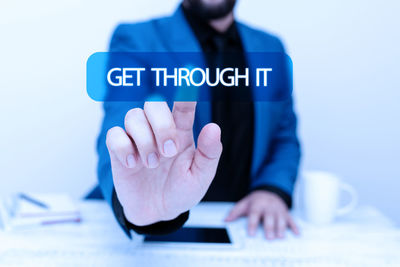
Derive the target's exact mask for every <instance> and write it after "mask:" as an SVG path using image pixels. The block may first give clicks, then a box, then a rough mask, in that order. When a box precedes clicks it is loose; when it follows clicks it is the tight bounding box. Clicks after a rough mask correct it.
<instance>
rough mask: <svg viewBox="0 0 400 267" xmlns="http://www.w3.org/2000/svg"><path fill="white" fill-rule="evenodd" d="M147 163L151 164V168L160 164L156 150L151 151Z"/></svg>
mask: <svg viewBox="0 0 400 267" xmlns="http://www.w3.org/2000/svg"><path fill="white" fill-rule="evenodd" d="M147 164H148V165H149V168H155V167H157V166H158V157H157V154H156V153H155V152H153V153H150V154H149V155H148V156H147Z"/></svg>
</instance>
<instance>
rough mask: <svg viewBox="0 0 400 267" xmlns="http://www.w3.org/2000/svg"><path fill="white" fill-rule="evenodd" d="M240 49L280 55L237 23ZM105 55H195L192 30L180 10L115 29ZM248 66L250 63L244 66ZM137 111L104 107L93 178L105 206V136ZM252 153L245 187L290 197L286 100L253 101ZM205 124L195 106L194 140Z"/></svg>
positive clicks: (291, 139)
mask: <svg viewBox="0 0 400 267" xmlns="http://www.w3.org/2000/svg"><path fill="white" fill-rule="evenodd" d="M238 30H239V33H240V35H241V39H242V42H243V46H244V49H245V50H246V51H247V52H283V51H284V48H283V46H282V43H281V41H280V40H279V39H278V38H276V37H274V36H272V35H270V34H267V33H265V32H262V31H259V30H255V29H252V28H250V27H248V26H246V25H244V24H241V23H238ZM110 51H119V52H126V51H143V52H165V51H170V52H201V48H200V45H199V43H198V42H197V39H196V38H195V36H194V34H193V32H192V30H191V29H190V27H189V25H188V23H187V22H186V20H185V18H184V15H183V12H182V10H181V9H180V8H178V9H177V11H176V12H175V13H174V14H173V15H172V16H170V17H165V18H159V19H153V20H150V21H146V22H141V23H135V24H121V25H119V26H118V27H117V28H116V30H115V32H114V34H113V37H112V39H111V44H110ZM248 64H250V65H251V62H248ZM135 107H141V108H142V107H143V103H137V102H135V103H132V102H130V103H128V102H109V103H105V104H104V111H105V116H104V121H103V125H102V129H101V133H100V136H99V138H98V144H97V151H98V154H99V163H98V178H99V183H100V188H101V191H102V193H103V196H104V198H105V199H106V200H107V201H108V202H110V203H111V199H112V192H113V188H114V186H113V179H112V175H111V165H110V158H109V155H108V151H107V148H106V144H105V138H106V133H107V131H108V129H110V128H112V127H113V126H120V127H124V117H125V114H126V113H127V111H128V110H130V109H132V108H135ZM254 108H255V112H254V114H255V118H254V125H255V129H254V148H253V161H252V166H251V188H255V187H260V186H274V187H278V188H280V189H281V190H283V191H284V192H286V193H287V194H289V195H291V194H292V191H293V187H294V183H295V180H296V176H297V169H298V165H299V159H300V148H299V142H298V139H297V136H296V116H295V114H294V112H293V107H292V99H289V100H287V101H284V102H255V103H254ZM210 121H211V105H210V103H207V102H199V103H198V105H197V110H196V118H195V125H194V129H193V131H194V136H195V140H197V136H198V134H199V132H200V130H201V128H202V127H203V126H204V125H205V124H206V123H208V122H210Z"/></svg>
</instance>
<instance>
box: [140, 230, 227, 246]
mask: <svg viewBox="0 0 400 267" xmlns="http://www.w3.org/2000/svg"><path fill="white" fill-rule="evenodd" d="M144 242H178V243H211V244H212V243H216V244H231V243H232V242H231V240H230V238H229V235H228V231H227V230H226V228H204V227H182V228H180V229H179V230H177V231H176V232H174V233H171V234H166V235H147V236H146V237H145V238H144Z"/></svg>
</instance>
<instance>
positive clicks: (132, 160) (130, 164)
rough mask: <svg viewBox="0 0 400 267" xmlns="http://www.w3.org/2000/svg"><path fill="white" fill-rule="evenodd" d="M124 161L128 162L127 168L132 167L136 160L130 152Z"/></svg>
mask: <svg viewBox="0 0 400 267" xmlns="http://www.w3.org/2000/svg"><path fill="white" fill-rule="evenodd" d="M126 162H127V164H128V168H131V169H132V168H134V167H135V165H136V160H135V157H134V156H133V155H132V154H129V155H128V157H127V158H126Z"/></svg>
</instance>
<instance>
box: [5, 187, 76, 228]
mask: <svg viewBox="0 0 400 267" xmlns="http://www.w3.org/2000/svg"><path fill="white" fill-rule="evenodd" d="M29 196H30V197H32V198H33V199H35V200H38V201H40V202H42V203H45V204H46V205H47V207H48V208H43V207H40V206H38V205H35V204H34V203H31V202H29V201H27V200H25V199H23V198H18V197H16V196H12V197H9V198H8V199H6V200H4V201H3V202H2V203H0V204H1V206H2V208H0V209H1V218H2V221H3V228H5V229H6V230H11V229H15V228H20V227H30V226H35V225H44V224H53V223H62V222H79V221H80V219H81V217H80V213H79V210H78V208H77V206H76V205H75V204H74V202H73V201H72V199H71V198H70V197H69V196H68V195H65V194H29Z"/></svg>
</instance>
